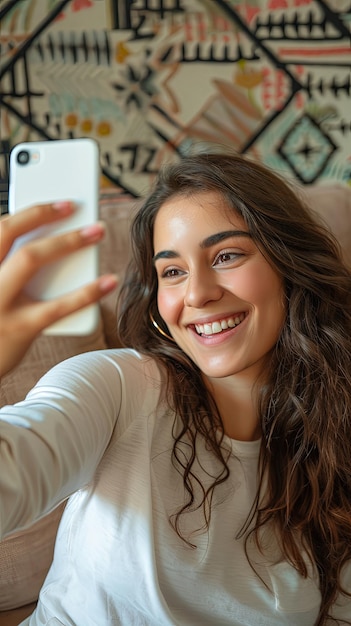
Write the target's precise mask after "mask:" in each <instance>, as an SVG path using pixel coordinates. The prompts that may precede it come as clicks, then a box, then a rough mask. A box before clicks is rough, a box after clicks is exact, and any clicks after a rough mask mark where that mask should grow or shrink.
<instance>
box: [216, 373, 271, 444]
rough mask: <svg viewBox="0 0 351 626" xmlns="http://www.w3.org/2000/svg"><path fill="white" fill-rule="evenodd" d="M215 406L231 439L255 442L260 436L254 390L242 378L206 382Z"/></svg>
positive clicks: (247, 381)
mask: <svg viewBox="0 0 351 626" xmlns="http://www.w3.org/2000/svg"><path fill="white" fill-rule="evenodd" d="M206 385H207V387H208V389H209V390H210V392H211V393H212V395H213V397H214V399H215V402H216V405H217V407H218V410H219V413H220V416H221V419H222V422H223V426H224V432H225V434H226V435H228V437H230V438H231V439H237V440H238V441H255V440H256V439H259V438H260V436H261V428H260V424H259V420H258V417H257V389H256V387H255V386H254V385H253V383H252V381H251V380H248V379H247V377H245V375H242V376H238V375H236V376H229V377H228V378H211V379H206Z"/></svg>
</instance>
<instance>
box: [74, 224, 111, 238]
mask: <svg viewBox="0 0 351 626" xmlns="http://www.w3.org/2000/svg"><path fill="white" fill-rule="evenodd" d="M104 232H105V228H104V225H103V224H101V223H100V222H98V223H96V224H89V226H84V228H82V229H81V231H80V234H81V236H82V237H83V238H84V239H89V241H95V240H98V239H101V237H102V235H103V234H104Z"/></svg>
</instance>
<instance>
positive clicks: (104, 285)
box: [99, 274, 118, 292]
mask: <svg viewBox="0 0 351 626" xmlns="http://www.w3.org/2000/svg"><path fill="white" fill-rule="evenodd" d="M117 284H118V276H117V275H116V274H109V275H108V276H103V277H102V278H100V281H99V287H100V289H101V291H102V292H106V291H111V290H112V289H114V288H115V287H116V286H117Z"/></svg>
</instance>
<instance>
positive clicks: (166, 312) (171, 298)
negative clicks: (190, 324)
mask: <svg viewBox="0 0 351 626" xmlns="http://www.w3.org/2000/svg"><path fill="white" fill-rule="evenodd" d="M157 306H158V310H159V313H160V315H161V317H162V319H164V321H165V322H166V324H167V325H168V324H172V323H175V320H176V319H177V310H178V306H179V301H178V298H177V296H176V294H175V293H174V292H173V293H172V292H171V290H169V291H164V290H163V289H161V290H159V292H158V295H157Z"/></svg>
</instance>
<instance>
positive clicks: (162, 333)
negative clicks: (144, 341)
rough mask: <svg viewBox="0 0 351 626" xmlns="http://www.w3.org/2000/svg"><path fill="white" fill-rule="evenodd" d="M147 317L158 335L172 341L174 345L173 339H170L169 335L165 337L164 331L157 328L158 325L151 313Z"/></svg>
mask: <svg viewBox="0 0 351 626" xmlns="http://www.w3.org/2000/svg"><path fill="white" fill-rule="evenodd" d="M149 317H150V320H151V322H152V324H153V326H155V328H156V330H157V331H158V332H159V333H160V335H163V337H166V339H169V340H170V341H173V343H174V339H173V337H171V336H170V335H167V333H165V331H164V330H162V328H161V326H159V325H158V323H157V322H156V320H155V318H154V316H153V315H152V313H151V311H150V313H149Z"/></svg>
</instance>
